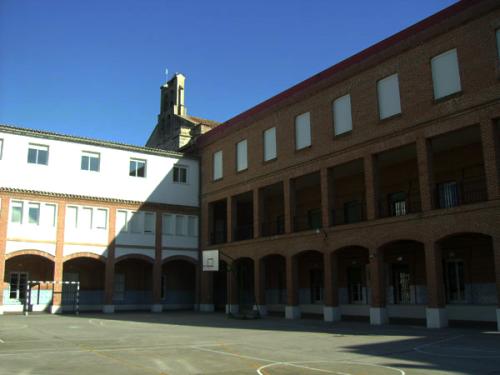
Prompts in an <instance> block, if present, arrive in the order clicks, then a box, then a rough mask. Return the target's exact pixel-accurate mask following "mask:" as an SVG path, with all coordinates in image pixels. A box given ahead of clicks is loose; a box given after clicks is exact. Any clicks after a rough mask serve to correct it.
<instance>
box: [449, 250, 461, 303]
mask: <svg viewBox="0 0 500 375" xmlns="http://www.w3.org/2000/svg"><path fill="white" fill-rule="evenodd" d="M445 280H446V297H447V299H448V301H447V302H448V303H463V302H466V298H465V280H464V262H463V260H459V259H453V260H447V261H446V262H445Z"/></svg>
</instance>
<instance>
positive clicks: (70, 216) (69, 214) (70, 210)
mask: <svg viewBox="0 0 500 375" xmlns="http://www.w3.org/2000/svg"><path fill="white" fill-rule="evenodd" d="M77 226H78V207H75V206H68V207H66V228H71V229H74V228H76V227H77Z"/></svg>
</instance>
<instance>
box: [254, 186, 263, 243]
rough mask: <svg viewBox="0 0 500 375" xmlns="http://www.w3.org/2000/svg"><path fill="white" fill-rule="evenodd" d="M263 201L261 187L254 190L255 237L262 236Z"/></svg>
mask: <svg viewBox="0 0 500 375" xmlns="http://www.w3.org/2000/svg"><path fill="white" fill-rule="evenodd" d="M261 214H262V202H261V197H260V191H259V189H258V188H257V189H254V190H253V238H258V237H260V230H261V226H262V224H261V223H262V217H261Z"/></svg>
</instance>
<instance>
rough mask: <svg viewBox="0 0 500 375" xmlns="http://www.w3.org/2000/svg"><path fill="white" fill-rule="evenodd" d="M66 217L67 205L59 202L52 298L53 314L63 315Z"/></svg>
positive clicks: (51, 308)
mask: <svg viewBox="0 0 500 375" xmlns="http://www.w3.org/2000/svg"><path fill="white" fill-rule="evenodd" d="M65 216H66V204H65V202H63V201H59V202H57V231H56V254H55V257H54V282H55V284H54V288H53V289H52V290H53V291H54V294H53V296H52V306H51V307H50V312H51V313H52V314H60V313H62V290H63V287H62V283H61V282H62V281H63V258H64V254H63V251H64V224H65V222H66V220H65Z"/></svg>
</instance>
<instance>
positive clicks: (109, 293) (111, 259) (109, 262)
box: [102, 207, 116, 313]
mask: <svg viewBox="0 0 500 375" xmlns="http://www.w3.org/2000/svg"><path fill="white" fill-rule="evenodd" d="M115 237H116V208H115V207H110V208H109V225H108V249H107V257H106V270H105V274H104V306H103V308H102V312H104V313H113V312H115V305H113V286H114V282H115Z"/></svg>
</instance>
